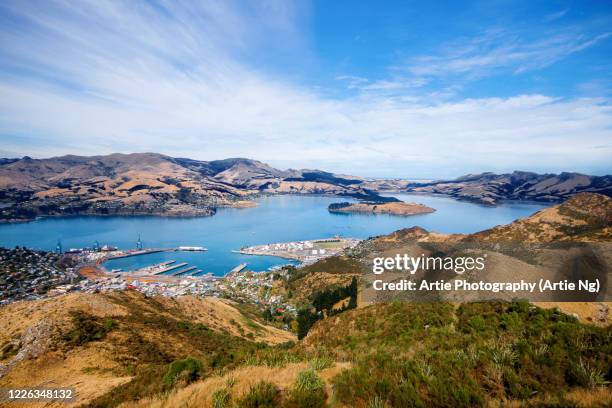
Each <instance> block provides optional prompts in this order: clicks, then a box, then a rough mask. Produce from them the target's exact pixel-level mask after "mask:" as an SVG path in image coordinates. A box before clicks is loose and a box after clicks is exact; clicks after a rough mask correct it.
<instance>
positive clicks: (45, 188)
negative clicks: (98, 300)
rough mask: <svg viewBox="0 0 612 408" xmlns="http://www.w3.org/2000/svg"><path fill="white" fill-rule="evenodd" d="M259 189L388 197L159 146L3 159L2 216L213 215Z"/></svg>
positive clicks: (319, 175) (344, 182) (341, 182)
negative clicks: (172, 153) (171, 152)
mask: <svg viewBox="0 0 612 408" xmlns="http://www.w3.org/2000/svg"><path fill="white" fill-rule="evenodd" d="M258 193H270V194H275V193H293V194H329V195H341V196H352V197H356V198H363V199H370V200H380V201H383V200H386V199H384V198H382V197H379V196H378V195H377V194H376V193H374V192H372V191H370V190H368V189H365V188H362V187H361V186H360V181H358V180H352V179H345V178H343V177H337V176H334V175H333V174H331V173H326V172H322V171H319V170H286V171H282V170H277V169H275V168H273V167H270V166H268V165H267V164H265V163H261V162H259V161H256V160H250V159H244V158H232V159H226V160H215V161H209V162H206V161H199V160H192V159H186V158H173V157H169V156H165V155H161V154H156V153H134V154H110V155H106V156H90V157H85V156H73V155H69V156H61V157H54V158H50V159H32V158H29V157H24V158H22V159H2V160H0V204H1V206H0V209H1V212H0V214H1V216H0V218H2V219H12V220H20V219H30V218H32V217H35V216H37V215H59V214H61V215H65V214H101V215H111V214H117V215H132V214H153V215H212V214H214V212H215V208H217V207H218V206H232V205H235V204H236V203H237V202H240V201H243V200H245V199H247V198H248V197H250V196H252V195H255V194H258Z"/></svg>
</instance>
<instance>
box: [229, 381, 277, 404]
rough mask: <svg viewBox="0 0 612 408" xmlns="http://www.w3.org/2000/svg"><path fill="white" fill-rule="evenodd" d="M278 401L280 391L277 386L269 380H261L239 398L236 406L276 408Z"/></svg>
mask: <svg viewBox="0 0 612 408" xmlns="http://www.w3.org/2000/svg"><path fill="white" fill-rule="evenodd" d="M278 402H279V391H278V390H277V389H276V387H275V386H274V385H273V384H271V383H269V382H267V381H260V382H258V383H257V384H255V385H253V386H252V387H251V388H250V389H249V392H247V393H246V394H245V395H244V396H243V397H242V398H240V399H239V400H238V402H237V404H236V406H237V407H238V408H268V407H269V408H274V407H277V406H278Z"/></svg>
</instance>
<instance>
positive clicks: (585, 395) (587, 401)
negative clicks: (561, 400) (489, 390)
mask: <svg viewBox="0 0 612 408" xmlns="http://www.w3.org/2000/svg"><path fill="white" fill-rule="evenodd" d="M565 400H566V401H570V402H572V403H573V404H575V406H576V407H580V408H595V407H602V408H603V407H610V406H611V405H612V390H610V388H609V387H600V388H595V389H583V388H580V389H575V390H572V391H570V392H568V393H567V394H566V395H565ZM529 404H532V405H533V406H540V405H543V406H557V405H558V402H557V400H556V399H555V398H554V397H551V396H545V397H537V398H534V399H532V400H530V401H529ZM526 405H527V403H526V401H499V400H491V401H488V402H487V404H486V406H487V407H488V408H521V407H525V406H526ZM530 406H531V405H530ZM563 406H566V405H563Z"/></svg>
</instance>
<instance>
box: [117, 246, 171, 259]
mask: <svg viewBox="0 0 612 408" xmlns="http://www.w3.org/2000/svg"><path fill="white" fill-rule="evenodd" d="M164 251H166V249H163V248H151V249H141V250H138V251H129V252H125V253H122V254H120V255H112V256H109V257H108V259H120V258H129V257H132V256H140V255H148V254H155V253H157V252H164Z"/></svg>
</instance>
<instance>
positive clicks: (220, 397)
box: [212, 387, 232, 408]
mask: <svg viewBox="0 0 612 408" xmlns="http://www.w3.org/2000/svg"><path fill="white" fill-rule="evenodd" d="M231 403H232V396H231V394H230V392H229V390H228V389H227V388H225V387H223V388H220V389H218V390H217V391H215V392H214V393H213V395H212V406H213V408H230V407H231Z"/></svg>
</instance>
